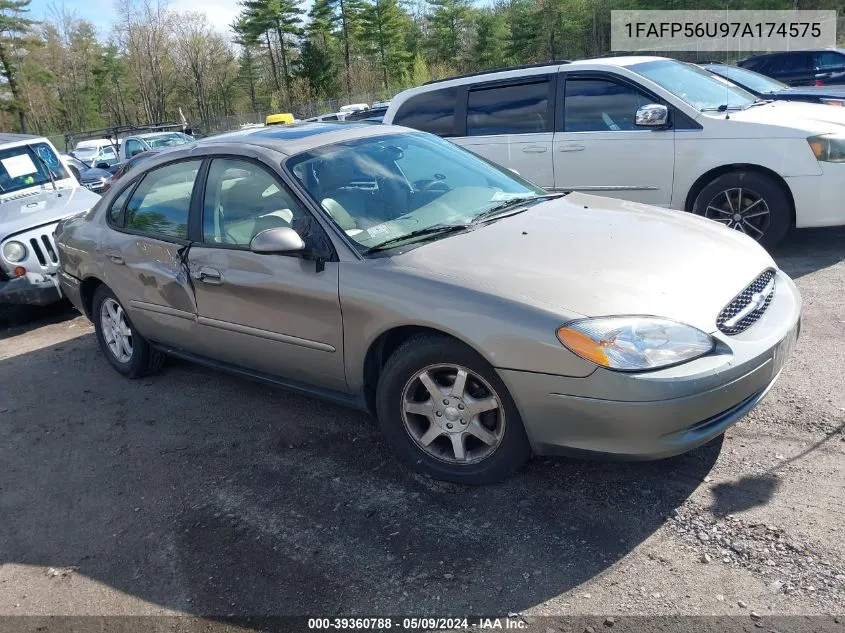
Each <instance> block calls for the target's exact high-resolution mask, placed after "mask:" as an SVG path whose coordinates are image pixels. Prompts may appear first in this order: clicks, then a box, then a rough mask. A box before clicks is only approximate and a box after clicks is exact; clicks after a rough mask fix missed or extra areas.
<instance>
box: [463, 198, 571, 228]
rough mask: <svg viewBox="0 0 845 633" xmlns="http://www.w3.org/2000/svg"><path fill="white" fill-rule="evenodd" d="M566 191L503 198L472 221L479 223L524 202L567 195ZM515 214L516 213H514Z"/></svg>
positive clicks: (519, 211)
mask: <svg viewBox="0 0 845 633" xmlns="http://www.w3.org/2000/svg"><path fill="white" fill-rule="evenodd" d="M565 195H566V194H565V193H549V194H546V195H544V196H531V197H530V198H528V197H525V198H511V199H510V200H503V201H502V202H500V203H499V204H496V205H494V206H492V207H490V208H489V209H486V210H485V211H482V212H481V213H479V214H477V215H476V216H475V217H474V218H472V223H473V224H477V223H479V222H484V221H485V220H489V219H491V218H494V217H496V216H498V215H499V214H500V213H502V212H503V211H507V210H508V209H511V208H512V207H518V206H519V205H522V204H527V203H529V202H536V201H537V200H548V199H549V198H560V197H561V196H565ZM523 211H525V209H519V210H518V211H517V212H518V213H522V212H523ZM514 215H515V214H514Z"/></svg>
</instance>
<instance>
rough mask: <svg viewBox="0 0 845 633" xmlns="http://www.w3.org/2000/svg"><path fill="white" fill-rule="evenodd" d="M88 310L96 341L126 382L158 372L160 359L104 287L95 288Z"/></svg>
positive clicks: (161, 358)
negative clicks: (126, 379) (129, 379)
mask: <svg viewBox="0 0 845 633" xmlns="http://www.w3.org/2000/svg"><path fill="white" fill-rule="evenodd" d="M92 308H93V309H92V311H91V316H92V317H93V321H94V331H95V332H96V334H97V341H98V342H99V344H100V349H101V350H102V352H103V354H104V355H105V357H106V360H108V361H109V364H110V365H111V366H112V367H114V368H115V369H116V370H117V371H118V372H119V373H121V374H123V375H124V376H126V377H127V378H140V377H141V376H146V375H147V374H151V373H153V372H155V371H158V370H159V369H160V368H161V366H162V364H163V362H164V355H163V354H162V353H161V352H159V351H157V350H155V349H153V347H152V346H151V345H150V344H149V342H148V341H147V340H146V339H145V338H144V337H143V336H141V335H140V334H139V333H138V332H137V331H136V330H135V328H134V327H133V325H132V322H131V321H130V320H129V316H128V315H127V314H126V311H125V310H124V309H123V306H122V305H121V304H120V301H118V299H117V297H116V296H115V295H114V293H113V292H112V291H111V290H109V289H108V288H107V287H106V286H100V287H99V288H97V291H96V292H95V293H94V301H93V306H92Z"/></svg>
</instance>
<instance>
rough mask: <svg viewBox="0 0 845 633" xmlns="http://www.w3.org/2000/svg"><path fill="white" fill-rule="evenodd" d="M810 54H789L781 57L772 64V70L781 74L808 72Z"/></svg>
mask: <svg viewBox="0 0 845 633" xmlns="http://www.w3.org/2000/svg"><path fill="white" fill-rule="evenodd" d="M810 57H811V55H810V53H790V54H788V55H781V56H780V57H779V58H778V59H777V63H776V64H772V70H773V71H778V72H782V73H800V72H802V71H805V70H810V66H811V64H810Z"/></svg>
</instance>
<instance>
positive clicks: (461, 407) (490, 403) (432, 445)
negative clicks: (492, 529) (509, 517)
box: [377, 335, 529, 484]
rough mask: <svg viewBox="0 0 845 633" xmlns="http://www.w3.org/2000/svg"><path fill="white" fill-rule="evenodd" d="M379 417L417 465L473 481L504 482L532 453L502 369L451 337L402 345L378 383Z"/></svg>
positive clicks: (430, 472)
mask: <svg viewBox="0 0 845 633" xmlns="http://www.w3.org/2000/svg"><path fill="white" fill-rule="evenodd" d="M377 402H378V419H379V423H380V425H381V428H382V431H383V432H384V434H385V437H386V438H387V441H388V443H389V444H390V446H391V448H392V449H393V450H394V451H395V452H396V454H397V455H398V456H399V457H400V458H401V459H402V460H403V461H404V462H405V463H406V464H408V465H409V466H410V467H411V468H414V469H415V470H418V471H419V472H421V473H424V474H426V475H429V476H431V477H434V478H437V479H444V480H447V481H454V482H458V483H467V484H488V483H493V482H496V481H501V480H502V479H504V478H506V477H507V476H508V475H509V474H510V473H512V472H513V471H514V470H516V469H517V468H518V467H519V466H521V465H522V464H523V463H524V462H525V460H526V459H527V458H528V455H529V445H528V438H527V437H526V434H525V429H524V428H523V426H522V421H521V420H520V417H519V413H518V411H517V410H516V406H515V405H514V403H513V400H512V399H511V397H510V395H509V394H508V392H507V389H506V388H505V385H504V383H502V381H501V379H500V378H499V377H498V375H497V374H496V372H495V370H493V368H492V367H491V366H490V365H489V364H488V363H487V362H486V361H485V360H484V359H483V358H482V357H481V356H479V355H478V354H477V353H476V352H474V351H473V350H471V349H469V348H467V347H466V346H464V345H462V344H460V343H459V342H457V341H455V340H453V339H450V338H448V337H445V336H437V335H422V336H417V337H413V338H411V339H409V340H408V341H406V342H405V343H404V344H402V345H401V346H400V347H399V348H398V349H397V350H396V351H395V352H394V353H393V355H392V356H391V357H390V359H389V360H388V362H387V364H386V366H385V368H384V371H383V372H382V376H381V378H380V380H379V385H378V394H377Z"/></svg>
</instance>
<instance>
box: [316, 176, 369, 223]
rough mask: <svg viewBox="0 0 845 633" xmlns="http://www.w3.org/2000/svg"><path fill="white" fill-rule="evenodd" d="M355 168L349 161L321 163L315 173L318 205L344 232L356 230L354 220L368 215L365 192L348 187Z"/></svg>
mask: <svg viewBox="0 0 845 633" xmlns="http://www.w3.org/2000/svg"><path fill="white" fill-rule="evenodd" d="M354 174H355V166H354V165H353V164H352V162H350V161H344V160H338V161H333V162H332V163H331V165H329V163H328V162H326V163H323V164H322V165H321V167H320V170H319V171H318V172H317V178H318V179H319V183H320V205H321V206H322V207H323V209H325V211H326V213H328V214H329V216H331V218H332V219H333V220H334V221H335V222H337V224H338V226H340V228H342V229H343V230H344V231H352V230H355V229H358V228H359V226H358V223H357V222H356V218H364V217H367V215H369V212H368V206H369V205H368V199H367V198H368V195H367V192H365V191H362V190H360V189H356V188H354V187H350V184H351V183H352V178H353V176H354Z"/></svg>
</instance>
